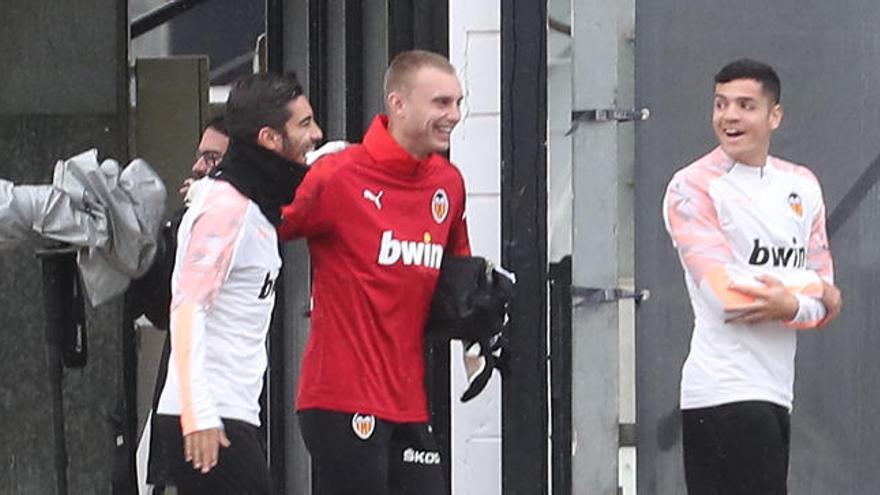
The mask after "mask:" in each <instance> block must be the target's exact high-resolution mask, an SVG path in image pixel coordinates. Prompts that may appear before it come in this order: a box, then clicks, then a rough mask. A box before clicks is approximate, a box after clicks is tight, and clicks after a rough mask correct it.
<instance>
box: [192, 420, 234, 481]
mask: <svg viewBox="0 0 880 495" xmlns="http://www.w3.org/2000/svg"><path fill="white" fill-rule="evenodd" d="M230 445H232V443H231V442H230V441H229V439H228V438H226V432H224V431H223V428H209V429H207V430H199V431H194V432H192V433H190V434H189V435H186V436H185V437H183V458H184V459H186V462H191V463H192V466H193V469H196V470H200V471H201V472H202V474H207V473H208V472H209V471H210V470H211V469H213V468H214V466H216V465H217V461H218V460H219V458H220V447H223V448H226V447H229V446H230Z"/></svg>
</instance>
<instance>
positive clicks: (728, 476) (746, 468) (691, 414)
mask: <svg viewBox="0 0 880 495" xmlns="http://www.w3.org/2000/svg"><path fill="white" fill-rule="evenodd" d="M790 439H791V424H790V416H789V413H788V410H787V409H786V408H784V407H782V406H779V405H777V404H772V403H770V402H761V401H750V402H735V403H730V404H724V405H721V406H716V407H707V408H702V409H685V410H683V411H682V442H683V448H684V471H685V479H686V481H687V488H688V495H786V494H787V493H788V488H787V482H788V457H789V445H790Z"/></svg>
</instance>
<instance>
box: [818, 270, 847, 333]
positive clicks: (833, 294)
mask: <svg viewBox="0 0 880 495" xmlns="http://www.w3.org/2000/svg"><path fill="white" fill-rule="evenodd" d="M822 304H824V305H825V318H823V319H822V322H821V323H819V326H818V327H817V328H822V327H824V326H826V325H828V324H829V323H831V322H832V321H834V319H835V318H837V316H838V315H839V314H840V310H841V309H843V296H842V295H841V294H840V289H838V288H837V287H835V286H833V285H831V284H829V283H828V282H825V281H824V280H823V281H822Z"/></svg>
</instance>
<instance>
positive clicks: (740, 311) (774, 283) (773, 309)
mask: <svg viewBox="0 0 880 495" xmlns="http://www.w3.org/2000/svg"><path fill="white" fill-rule="evenodd" d="M755 278H756V279H757V280H758V281H760V282H762V283H763V284H764V286H763V287H753V286H747V285H741V284H731V285H730V286H729V287H728V288H729V289H730V290H733V291H736V292H739V293H741V294H745V295H747V296H751V297H752V298H754V300H755V301H754V302H752V303H749V304H746V305H743V306H737V307H736V308H732V309H731V310H730V311H732V312H735V313H736V315H735V316H733V317H732V318H729V319H727V320H725V323H740V324H751V325H754V324H756V323H762V322H765V321H789V320H792V319H794V317H795V316H796V315H797V312H798V308H799V307H800V305H799V303H798V300H797V298H796V297H795V296H794V295H793V294H792V293H790V292H789V291H788V290H787V289H786V288H785V287H784V286H783V285H782V282H780V281H779V279H776V278H774V277H771V276H769V275H761V276H759V277H755Z"/></svg>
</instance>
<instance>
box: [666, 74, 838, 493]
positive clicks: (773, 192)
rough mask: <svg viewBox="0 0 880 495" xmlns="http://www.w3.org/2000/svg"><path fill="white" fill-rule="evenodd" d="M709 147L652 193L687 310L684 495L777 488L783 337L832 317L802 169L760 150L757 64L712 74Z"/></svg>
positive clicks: (820, 211) (774, 98)
mask: <svg viewBox="0 0 880 495" xmlns="http://www.w3.org/2000/svg"><path fill="white" fill-rule="evenodd" d="M715 83H716V84H715V93H714V104H713V114H712V125H713V129H714V131H715V134H716V136H717V138H718V140H719V142H720V146H719V147H717V148H715V149H714V150H712V151H711V152H709V153H708V154H707V155H705V156H703V157H702V158H700V159H698V160H697V161H695V162H693V163H692V164H690V165H688V166H687V167H685V168H683V169H681V170H679V171H678V172H677V173H676V174H675V176H674V177H673V178H672V180H671V181H670V183H669V186H668V188H667V191H666V195H665V197H664V201H663V215H664V220H665V223H666V228H667V230H668V232H669V235H670V237H671V238H672V242H673V244H674V246H675V248H676V249H677V251H678V254H679V258H680V260H681V264H682V267H683V269H684V272H685V281H686V284H687V288H688V293H689V294H690V299H691V304H692V307H693V311H694V317H695V322H694V329H693V336H692V338H691V346H690V352H689V354H688V357H687V359H686V361H685V363H684V367H683V369H682V380H681V409H682V426H683V429H682V431H683V447H684V464H685V477H686V481H687V486H688V493H689V494H690V495H701V494H710V493H711V494H743V495H746V494H749V495H754V494H758V493H760V494H766V495H771V494H772V495H778V494H785V493H787V488H786V483H787V473H788V458H789V445H790V425H789V416H790V411H791V408H792V400H793V392H792V391H793V385H794V357H795V347H796V335H797V332H798V331H799V330H806V329H812V328H819V327H822V326H824V325H826V324H827V323H829V322H830V321H831V320H833V319H834V318H835V317H836V316H837V314H838V313H839V312H840V308H841V297H840V292H839V291H838V290H837V289H836V288H835V287H834V285H833V284H834V271H833V265H832V259H831V251H830V249H829V246H828V237H827V235H826V233H825V206H824V203H823V200H822V190H821V188H820V185H819V182H818V180H817V179H816V177H815V175H813V173H812V172H810V171H809V170H808V169H807V168H805V167H802V166H799V165H795V164H792V163H789V162H787V161H784V160H781V159H779V158H776V157H773V156H769V147H770V138H771V135H772V133H773V131H774V130H775V129H776V128H777V127H778V126H779V125H780V123H781V122H782V107H781V106H780V104H779V96H780V83H779V78H778V76H777V75H776V73H775V71H774V70H773V69H772V68H771V67H770V66H768V65H766V64H763V63H760V62H756V61H753V60H749V59H742V60H737V61H735V62H732V63H730V64H728V65H727V66H725V67H724V68H722V69H721V71H720V72H719V73H718V74H717V75H716V76H715Z"/></svg>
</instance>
